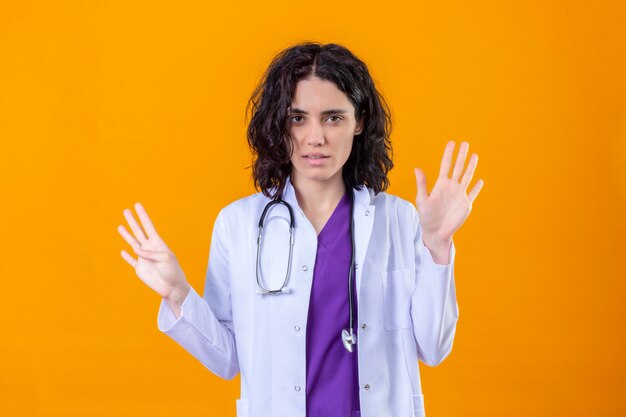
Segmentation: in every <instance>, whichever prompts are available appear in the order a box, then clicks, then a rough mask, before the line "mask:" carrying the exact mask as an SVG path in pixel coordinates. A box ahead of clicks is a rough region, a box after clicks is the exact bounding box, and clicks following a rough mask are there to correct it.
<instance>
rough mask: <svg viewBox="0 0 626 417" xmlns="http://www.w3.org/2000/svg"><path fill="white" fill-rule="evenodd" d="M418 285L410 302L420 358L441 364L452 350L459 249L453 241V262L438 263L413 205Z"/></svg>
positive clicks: (456, 310) (429, 362) (451, 255)
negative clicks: (427, 242) (455, 261)
mask: <svg viewBox="0 0 626 417" xmlns="http://www.w3.org/2000/svg"><path fill="white" fill-rule="evenodd" d="M412 219H413V230H414V241H413V244H414V246H415V270H416V275H417V277H416V280H417V281H416V287H415V292H414V293H413V296H412V302H411V318H412V320H413V333H414V335H415V339H416V341H417V347H418V357H419V359H420V360H421V361H422V362H424V363H425V364H427V365H429V366H436V365H438V364H440V363H441V362H442V361H443V360H444V359H445V358H446V357H447V356H448V355H449V354H450V352H451V350H452V342H453V340H454V334H455V332H456V322H457V320H458V317H459V308H458V305H457V302H456V290H455V285H454V257H455V252H456V248H455V246H454V242H453V241H451V243H450V249H449V255H448V254H447V255H448V256H449V258H448V259H449V260H450V262H449V263H448V264H446V265H442V264H438V263H435V261H434V260H433V254H432V253H431V251H430V250H429V249H428V247H426V246H425V245H424V241H423V237H422V228H421V225H420V222H419V214H418V212H417V210H415V208H414V207H413V210H412Z"/></svg>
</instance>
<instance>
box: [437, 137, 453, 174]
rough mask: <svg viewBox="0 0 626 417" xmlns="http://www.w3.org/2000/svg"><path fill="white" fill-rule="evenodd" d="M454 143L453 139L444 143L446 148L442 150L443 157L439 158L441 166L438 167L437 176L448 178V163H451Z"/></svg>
mask: <svg viewBox="0 0 626 417" xmlns="http://www.w3.org/2000/svg"><path fill="white" fill-rule="evenodd" d="M455 146H456V144H455V143H454V141H453V140H451V141H449V142H448V143H447V144H446V148H445V149H444V151H443V157H442V158H441V168H440V169H439V177H446V178H448V173H449V172H450V165H451V164H452V152H453V151H454V147H455Z"/></svg>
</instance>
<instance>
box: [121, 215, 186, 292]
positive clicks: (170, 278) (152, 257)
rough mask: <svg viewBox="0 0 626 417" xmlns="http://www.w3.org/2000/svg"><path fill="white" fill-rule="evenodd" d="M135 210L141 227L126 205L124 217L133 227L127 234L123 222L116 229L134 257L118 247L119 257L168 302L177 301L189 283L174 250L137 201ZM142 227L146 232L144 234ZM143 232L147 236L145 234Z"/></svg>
mask: <svg viewBox="0 0 626 417" xmlns="http://www.w3.org/2000/svg"><path fill="white" fill-rule="evenodd" d="M135 210H136V211H137V215H138V216H139V220H140V221H141V224H142V226H143V230H142V229H141V227H140V226H139V224H138V223H137V221H136V220H135V217H134V216H133V213H132V212H131V211H130V210H129V209H125V210H124V217H125V218H126V221H127V222H128V225H129V226H130V229H131V230H132V231H133V234H134V236H133V235H131V234H130V233H129V232H128V231H127V230H126V228H125V227H124V226H122V225H119V226H118V227H117V231H118V232H119V233H120V235H122V237H123V238H124V240H126V242H128V244H129V245H130V246H131V247H132V248H133V250H134V252H135V253H136V254H137V256H138V258H137V259H135V258H133V257H132V256H131V255H130V254H129V253H128V252H126V251H125V250H122V253H121V254H122V258H124V260H125V261H126V262H128V263H129V264H130V266H132V267H133V268H135V273H136V274H137V276H138V277H139V278H141V280H142V281H143V282H144V283H145V284H146V285H147V286H148V287H150V288H152V289H153V290H154V291H156V292H157V293H158V294H159V295H160V296H161V297H163V298H165V300H166V301H167V302H168V303H170V304H172V303H173V304H180V303H182V301H183V300H184V299H185V297H186V296H187V294H188V292H189V289H190V288H191V286H190V285H189V283H188V282H187V279H186V278H185V274H184V272H183V270H182V269H181V267H180V265H179V264H178V260H177V259H176V256H175V255H174V253H173V252H172V251H171V250H170V249H169V248H168V247H167V245H166V244H165V242H163V239H161V237H160V236H159V235H158V234H157V232H156V229H155V228H154V225H153V224H152V221H151V220H150V217H148V214H147V213H146V210H145V209H144V208H143V206H142V205H141V204H140V203H136V204H135ZM144 230H145V231H146V234H144ZM146 235H147V236H146Z"/></svg>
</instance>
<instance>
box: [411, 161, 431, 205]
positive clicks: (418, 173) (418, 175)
mask: <svg viewBox="0 0 626 417" xmlns="http://www.w3.org/2000/svg"><path fill="white" fill-rule="evenodd" d="M413 170H414V171H415V182H416V183H417V200H418V201H423V200H426V198H428V194H427V193H426V175H424V171H422V170H421V169H419V168H413Z"/></svg>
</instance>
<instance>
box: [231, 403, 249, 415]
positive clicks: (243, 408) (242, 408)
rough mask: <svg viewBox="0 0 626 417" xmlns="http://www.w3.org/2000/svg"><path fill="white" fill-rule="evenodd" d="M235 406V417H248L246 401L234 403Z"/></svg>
mask: <svg viewBox="0 0 626 417" xmlns="http://www.w3.org/2000/svg"><path fill="white" fill-rule="evenodd" d="M231 404H232V403H231ZM236 404H237V417H248V400H242V399H239V400H237V401H236Z"/></svg>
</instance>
